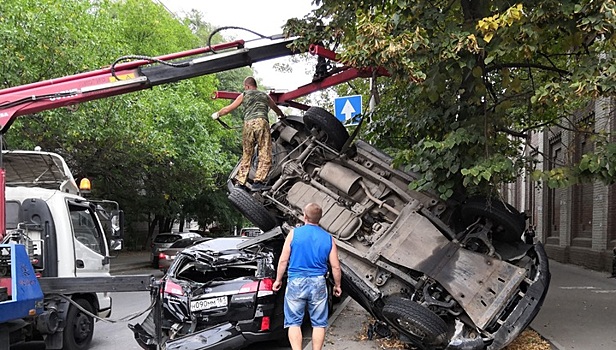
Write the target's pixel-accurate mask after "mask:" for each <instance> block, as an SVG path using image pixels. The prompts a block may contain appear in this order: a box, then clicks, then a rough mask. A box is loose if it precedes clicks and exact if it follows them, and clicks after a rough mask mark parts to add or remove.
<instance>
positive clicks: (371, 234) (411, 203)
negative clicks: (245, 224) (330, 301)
mask: <svg viewBox="0 0 616 350" xmlns="http://www.w3.org/2000/svg"><path fill="white" fill-rule="evenodd" d="M271 133H272V140H273V146H272V149H273V162H272V169H271V171H270V176H269V178H268V183H267V185H268V186H271V187H269V189H267V190H265V191H258V192H257V191H255V192H251V191H249V190H247V189H246V188H245V187H235V186H234V185H233V182H232V180H230V181H229V183H228V186H229V200H230V202H231V203H232V204H233V205H234V206H235V207H236V208H237V209H238V210H239V211H240V212H241V213H242V214H243V215H244V216H245V217H246V218H247V219H249V220H250V221H252V222H253V223H254V224H255V225H256V226H258V227H259V228H261V229H262V230H263V231H268V230H270V229H272V228H274V227H276V226H282V228H283V230H287V231H288V229H290V228H291V227H293V226H294V225H296V224H299V223H301V218H302V208H303V207H304V206H305V205H306V204H307V203H309V202H316V203H319V204H320V205H321V206H322V208H323V217H322V219H321V222H320V224H321V225H322V226H323V227H324V228H325V229H326V230H328V231H329V232H330V233H331V234H332V236H333V237H334V238H335V239H336V243H337V244H338V246H339V254H340V260H341V265H342V272H343V290H345V291H347V292H348V293H349V295H350V296H351V297H353V298H354V299H355V300H356V301H357V302H358V303H360V304H361V305H362V306H363V307H364V308H365V309H366V310H368V311H369V312H370V313H371V314H372V315H373V316H374V317H375V318H377V319H379V320H381V321H383V322H385V323H387V324H388V325H389V326H391V327H394V328H395V329H397V330H398V331H399V332H400V334H401V335H402V336H403V337H402V338H403V339H405V340H406V341H407V342H409V343H411V344H412V345H414V346H416V347H418V348H420V349H445V348H446V349H501V348H503V347H505V346H506V345H507V344H509V343H510V342H511V341H512V340H514V339H515V338H516V337H517V336H518V335H519V334H520V333H521V332H522V330H524V329H525V328H526V327H527V326H528V325H529V324H530V322H531V321H532V320H533V318H534V317H535V315H536V314H537V312H538V311H539V309H540V307H541V304H542V303H543V300H544V298H545V295H546V294H547V290H548V286H549V281H550V273H549V269H548V259H547V256H546V253H545V251H544V248H543V246H542V245H541V243H537V244H534V245H530V244H525V243H524V242H523V241H522V240H521V236H522V233H523V230H524V228H525V216H524V215H523V214H521V213H520V212H518V211H517V210H516V209H515V208H513V207H511V206H510V205H508V204H505V203H503V202H502V201H500V200H498V199H488V198H458V199H451V200H449V201H447V202H443V201H441V200H440V199H439V198H438V197H437V196H435V195H433V194H430V193H423V192H417V191H413V190H411V189H409V186H408V184H409V183H410V182H411V181H413V180H414V179H415V178H416V177H415V176H414V174H413V173H409V172H405V171H403V170H400V169H395V168H393V167H392V159H391V158H390V157H389V156H388V155H386V154H384V153H383V152H381V151H379V150H378V149H376V148H374V147H372V146H371V145H369V144H368V143H366V142H363V141H361V140H358V141H353V140H352V138H350V137H349V134H348V132H347V130H346V129H345V127H344V126H343V125H342V124H341V123H340V122H339V121H338V120H337V119H336V118H335V117H334V116H333V115H331V114H330V113H329V112H327V111H326V110H324V109H322V108H319V107H311V108H310V109H308V110H307V111H306V112H305V114H304V116H303V117H300V116H288V117H287V118H286V119H283V120H281V121H279V122H277V123H276V124H274V125H272V128H271ZM236 169H237V168H236ZM253 171H254V169H253ZM253 171H251V173H252V172H253ZM234 175H235V171H234V173H232V174H231V177H230V179H232V178H233V176H234ZM266 188H267V187H266Z"/></svg>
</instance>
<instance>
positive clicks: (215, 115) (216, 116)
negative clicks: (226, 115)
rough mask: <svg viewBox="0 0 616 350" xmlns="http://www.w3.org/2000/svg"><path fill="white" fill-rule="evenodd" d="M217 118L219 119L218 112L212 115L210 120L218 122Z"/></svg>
mask: <svg viewBox="0 0 616 350" xmlns="http://www.w3.org/2000/svg"><path fill="white" fill-rule="evenodd" d="M218 118H220V116H219V115H218V112H214V113H212V119H214V120H218Z"/></svg>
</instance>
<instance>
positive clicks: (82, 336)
mask: <svg viewBox="0 0 616 350" xmlns="http://www.w3.org/2000/svg"><path fill="white" fill-rule="evenodd" d="M75 303H76V304H77V305H79V306H81V307H82V308H83V309H84V310H87V311H88V312H89V313H94V308H93V307H92V305H90V303H89V302H87V301H86V300H85V299H76V300H75ZM93 335H94V318H93V317H92V316H90V315H89V314H88V313H85V312H83V311H82V310H80V309H78V308H77V307H76V306H75V305H73V304H71V306H70V307H69V308H68V314H67V316H66V326H65V327H64V337H63V342H64V347H63V349H64V350H86V349H88V348H89V347H90V342H92V336H93Z"/></svg>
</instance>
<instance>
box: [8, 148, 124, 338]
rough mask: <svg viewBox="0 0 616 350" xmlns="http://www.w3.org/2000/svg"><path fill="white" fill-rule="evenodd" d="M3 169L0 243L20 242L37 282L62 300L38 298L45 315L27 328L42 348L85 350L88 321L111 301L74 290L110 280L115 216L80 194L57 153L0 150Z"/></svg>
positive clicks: (117, 238)
mask: <svg viewBox="0 0 616 350" xmlns="http://www.w3.org/2000/svg"><path fill="white" fill-rule="evenodd" d="M2 165H3V168H4V169H5V180H6V188H5V198H4V200H5V205H4V206H3V207H4V208H5V217H6V221H5V226H6V232H5V234H4V237H0V243H18V244H24V245H25V247H26V250H27V253H28V255H29V257H30V260H31V262H32V265H33V267H34V271H35V274H36V275H37V276H38V277H40V278H39V280H40V281H41V282H47V281H49V282H50V283H51V284H45V285H46V286H48V288H49V286H51V287H52V288H55V289H54V290H62V291H63V292H62V296H58V294H56V293H55V292H54V293H49V295H48V294H47V293H45V300H44V302H45V310H44V312H43V314H42V315H41V316H38V317H37V318H36V320H35V321H34V326H35V327H31V328H32V329H34V332H36V333H38V335H41V336H43V338H44V339H45V343H46V348H47V349H68V350H82V349H86V348H87V347H88V346H89V344H90V341H91V340H92V335H93V332H94V318H93V315H96V316H99V317H108V316H110V314H111V297H110V293H108V292H103V291H98V290H94V289H92V291H91V292H90V291H87V290H88V289H87V287H86V288H85V290H84V286H80V288H77V286H78V285H80V284H83V283H84V282H82V281H86V280H88V279H89V278H97V277H98V278H103V281H112V277H111V275H110V274H109V262H110V257H109V253H110V252H109V246H110V245H111V246H113V247H116V248H115V249H119V248H121V246H122V245H121V236H122V231H123V230H122V228H121V226H122V225H118V223H119V221H121V220H120V218H121V215H120V212H119V211H118V213H113V214H112V213H108V212H106V211H104V210H103V209H102V207H101V206H100V205H98V204H97V203H96V202H95V201H90V200H88V199H87V198H85V197H83V196H80V195H79V188H78V187H77V185H76V182H75V180H74V178H73V176H72V174H71V172H70V170H69V168H68V166H67V164H66V162H65V161H64V159H63V158H62V157H61V156H60V155H58V154H55V153H51V152H38V151H3V152H2ZM110 203H115V202H110ZM105 231H107V232H105ZM108 234H109V235H111V236H113V237H108V236H107V235H108ZM0 235H1V234H0ZM0 277H1V276H0ZM67 279H68V281H69V282H70V283H66V282H67ZM80 282H81V283H80ZM42 285H43V284H42ZM73 286H74V287H75V289H72V288H73ZM92 288H95V287H92ZM43 292H45V290H43ZM76 305H79V306H81V307H82V308H83V309H85V310H87V311H89V313H91V314H90V315H88V313H85V312H83V311H82V310H80V309H79V308H78V307H76ZM62 321H63V322H62ZM36 335H37V334H32V335H31V336H33V337H35V336H36Z"/></svg>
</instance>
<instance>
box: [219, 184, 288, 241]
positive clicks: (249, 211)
mask: <svg viewBox="0 0 616 350" xmlns="http://www.w3.org/2000/svg"><path fill="white" fill-rule="evenodd" d="M228 198H229V201H230V202H231V204H233V206H234V207H235V208H236V209H237V210H238V211H239V212H240V213H242V215H244V216H245V217H246V219H248V220H249V221H250V222H252V223H253V224H255V225H256V226H257V227H258V228H260V229H261V230H262V231H263V232H267V231H269V230H271V229H273V228H274V227H276V226H277V223H276V219H275V218H274V217H273V216H272V214H270V213H269V211H267V209H265V207H263V205H261V203H259V202H257V201H256V200H255V199H254V198H252V196H251V195H250V194H249V193H248V192H246V191H244V190H242V189H240V188H237V187H234V188H233V189H231V191H230V193H229V197H228Z"/></svg>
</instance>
